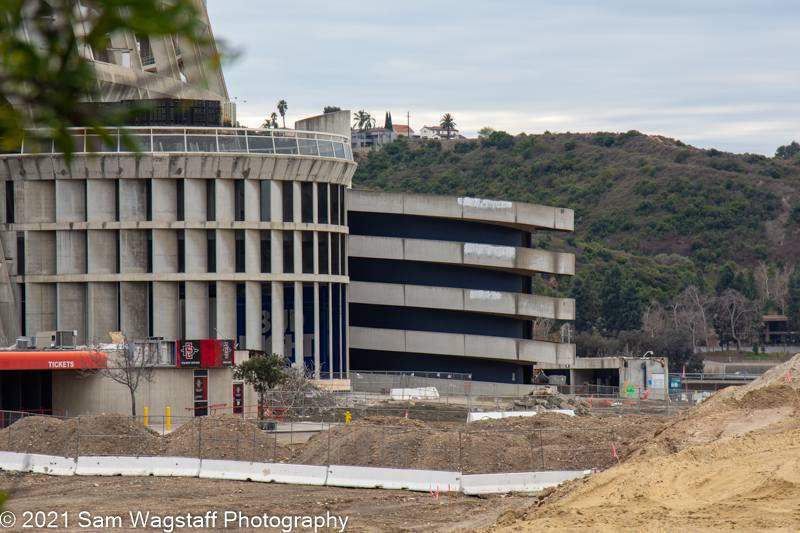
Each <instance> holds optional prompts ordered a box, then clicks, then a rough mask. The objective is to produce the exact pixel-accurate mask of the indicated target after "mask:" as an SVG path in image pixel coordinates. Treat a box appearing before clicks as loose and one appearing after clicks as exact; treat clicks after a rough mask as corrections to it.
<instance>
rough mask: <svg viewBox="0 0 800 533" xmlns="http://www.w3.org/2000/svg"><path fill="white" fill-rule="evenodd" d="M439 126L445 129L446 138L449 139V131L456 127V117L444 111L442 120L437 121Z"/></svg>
mask: <svg viewBox="0 0 800 533" xmlns="http://www.w3.org/2000/svg"><path fill="white" fill-rule="evenodd" d="M439 126H441V127H442V128H443V129H445V130H447V138H448V139H449V138H450V131H451V130H454V129H456V119H455V118H454V117H453V115H451V114H450V113H445V114H444V115H442V120H441V121H440V122H439Z"/></svg>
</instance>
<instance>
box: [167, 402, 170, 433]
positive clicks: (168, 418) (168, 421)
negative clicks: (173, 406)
mask: <svg viewBox="0 0 800 533" xmlns="http://www.w3.org/2000/svg"><path fill="white" fill-rule="evenodd" d="M169 423H170V416H169V407H167V431H169Z"/></svg>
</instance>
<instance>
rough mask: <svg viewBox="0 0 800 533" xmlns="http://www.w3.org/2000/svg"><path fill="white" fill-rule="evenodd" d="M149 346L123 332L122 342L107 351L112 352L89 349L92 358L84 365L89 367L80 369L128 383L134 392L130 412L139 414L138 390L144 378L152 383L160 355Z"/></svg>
mask: <svg viewBox="0 0 800 533" xmlns="http://www.w3.org/2000/svg"><path fill="white" fill-rule="evenodd" d="M150 348H151V346H150V345H143V346H142V347H140V348H138V349H137V348H136V347H135V346H134V343H133V341H128V339H127V337H126V336H125V335H122V339H121V342H119V343H118V344H117V345H116V349H115V350H114V351H111V350H108V351H109V354H105V353H103V352H100V351H94V350H93V351H90V352H89V355H88V356H87V357H88V358H89V360H88V361H86V363H87V364H84V365H83V366H84V367H87V368H85V369H83V370H80V374H79V375H80V377H88V376H96V375H100V376H103V377H105V378H108V379H110V380H112V381H115V382H117V383H119V384H120V385H124V386H126V387H127V388H128V391H130V393H131V414H132V415H133V416H136V390H137V389H138V388H139V385H140V384H141V383H142V382H144V381H146V382H147V383H152V382H153V369H154V368H155V364H156V363H157V361H158V356H159V354H158V353H157V352H156V351H155V350H152V349H150Z"/></svg>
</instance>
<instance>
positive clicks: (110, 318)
mask: <svg viewBox="0 0 800 533" xmlns="http://www.w3.org/2000/svg"><path fill="white" fill-rule="evenodd" d="M87 285H88V287H87V295H86V296H87V298H86V299H87V304H88V305H87V310H88V313H87V315H88V320H87V322H88V324H87V329H88V331H87V334H86V335H87V338H86V341H87V342H88V343H90V344H99V343H105V342H111V336H110V335H109V333H111V332H112V331H118V328H119V324H118V323H117V284H116V283H88V284H87Z"/></svg>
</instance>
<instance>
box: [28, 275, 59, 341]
mask: <svg viewBox="0 0 800 533" xmlns="http://www.w3.org/2000/svg"><path fill="white" fill-rule="evenodd" d="M25 328H26V329H25V334H26V335H28V336H32V335H36V333H38V332H39V331H55V330H56V284H55V283H26V284H25Z"/></svg>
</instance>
